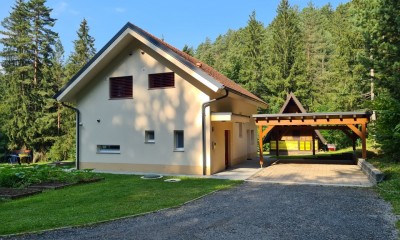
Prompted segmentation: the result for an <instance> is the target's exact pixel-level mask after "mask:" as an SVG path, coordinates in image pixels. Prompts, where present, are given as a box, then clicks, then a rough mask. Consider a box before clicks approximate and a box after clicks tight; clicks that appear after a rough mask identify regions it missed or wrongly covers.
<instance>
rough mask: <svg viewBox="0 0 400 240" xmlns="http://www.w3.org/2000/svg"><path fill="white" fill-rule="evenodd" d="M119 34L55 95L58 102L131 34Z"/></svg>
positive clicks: (127, 31)
mask: <svg viewBox="0 0 400 240" xmlns="http://www.w3.org/2000/svg"><path fill="white" fill-rule="evenodd" d="M121 30H124V31H122V32H119V33H118V34H117V35H116V36H117V38H115V39H114V38H113V39H112V40H111V41H110V42H109V43H108V44H107V45H106V46H105V47H104V48H103V49H102V50H101V51H100V52H99V55H98V56H95V57H93V58H92V60H91V61H89V62H88V63H87V64H86V65H85V66H84V67H83V68H82V69H81V70H80V71H79V72H78V73H77V74H76V75H75V76H74V77H73V78H72V79H71V80H70V82H68V83H67V84H66V85H65V86H66V88H65V89H61V90H60V92H59V93H57V94H58V95H57V94H56V95H55V97H56V99H57V101H61V100H62V99H63V98H64V97H65V95H67V94H68V93H69V91H70V90H71V89H72V88H74V87H75V86H76V85H77V84H78V83H79V82H80V81H81V80H82V79H83V78H84V77H85V76H86V75H87V74H88V73H89V72H90V71H92V69H93V68H94V67H95V66H96V65H97V64H98V63H99V62H100V61H101V60H103V59H104V57H106V56H107V54H108V53H109V52H110V51H111V50H112V49H114V47H115V46H116V45H117V44H118V43H119V42H120V41H121V40H122V39H123V38H125V36H126V35H127V34H129V30H128V29H124V28H123V29H121Z"/></svg>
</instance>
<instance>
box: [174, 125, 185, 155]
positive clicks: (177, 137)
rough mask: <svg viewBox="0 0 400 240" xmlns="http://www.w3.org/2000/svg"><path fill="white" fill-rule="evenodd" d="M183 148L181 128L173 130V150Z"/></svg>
mask: <svg viewBox="0 0 400 240" xmlns="http://www.w3.org/2000/svg"><path fill="white" fill-rule="evenodd" d="M184 149H185V148H184V134H183V130H176V131H174V150H175V151H183V150H184Z"/></svg>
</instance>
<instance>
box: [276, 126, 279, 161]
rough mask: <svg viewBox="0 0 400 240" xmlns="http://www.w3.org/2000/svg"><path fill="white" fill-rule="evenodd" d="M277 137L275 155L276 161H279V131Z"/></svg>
mask: <svg viewBox="0 0 400 240" xmlns="http://www.w3.org/2000/svg"><path fill="white" fill-rule="evenodd" d="M275 133H276V135H275V146H276V148H275V155H276V159H278V157H279V137H280V136H279V135H280V134H279V130H277V131H275Z"/></svg>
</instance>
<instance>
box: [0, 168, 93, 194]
mask: <svg viewBox="0 0 400 240" xmlns="http://www.w3.org/2000/svg"><path fill="white" fill-rule="evenodd" d="M94 178H98V174H96V173H93V172H92V170H66V169H63V168H60V167H55V166H51V165H32V166H27V165H18V166H17V165H3V166H1V167H0V187H6V188H25V187H28V186H30V185H33V184H38V183H44V182H60V183H78V182H85V181H89V180H91V179H94Z"/></svg>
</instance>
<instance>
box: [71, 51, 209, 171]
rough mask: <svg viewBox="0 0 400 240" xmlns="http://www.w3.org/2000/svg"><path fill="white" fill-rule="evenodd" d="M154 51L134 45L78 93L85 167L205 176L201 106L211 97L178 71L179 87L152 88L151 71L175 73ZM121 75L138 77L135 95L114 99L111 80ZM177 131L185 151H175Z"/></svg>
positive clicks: (81, 144)
mask: <svg viewBox="0 0 400 240" xmlns="http://www.w3.org/2000/svg"><path fill="white" fill-rule="evenodd" d="M152 55H153V56H154V57H156V58H158V57H157V56H156V55H155V53H151V52H143V50H141V49H139V47H137V46H136V47H135V46H129V47H128V48H126V49H124V50H123V51H122V52H121V53H120V54H119V55H118V57H117V58H116V59H114V60H113V64H112V65H110V66H108V67H107V68H106V69H104V70H103V71H102V72H101V73H99V74H98V75H97V76H95V78H94V79H93V80H92V81H91V83H90V84H89V85H88V86H86V87H85V89H84V90H83V91H81V92H80V93H79V96H78V100H77V106H78V109H79V110H80V111H81V127H80V134H81V143H80V151H81V152H80V159H81V166H82V168H85V167H88V168H95V169H98V170H116V171H131V172H164V173H183V174H202V165H203V164H202V134H201V104H202V103H203V102H205V101H208V100H209V97H208V95H207V94H205V93H203V92H202V91H200V90H199V89H198V88H196V87H194V86H193V85H192V84H191V83H190V82H193V81H194V80H193V79H188V77H187V74H186V75H185V73H180V72H179V71H178V70H177V69H174V72H175V87H174V88H165V89H153V90H149V89H148V74H151V73H162V72H172V71H173V70H171V68H172V66H168V67H167V64H165V62H166V61H157V60H156V59H155V58H154V57H152ZM160 62H163V63H164V64H162V63H160ZM119 76H133V99H122V100H110V99H109V78H110V77H119ZM181 76H185V78H186V79H183V78H182V77H181ZM98 120H100V121H99V122H98ZM146 130H154V132H155V143H154V144H151V143H145V131H146ZM174 130H183V131H184V151H183V152H176V151H174ZM209 132H210V131H209V129H208V131H207V133H208V135H209ZM208 139H209V138H208ZM97 145H120V153H119V154H104V153H103V154H100V153H97Z"/></svg>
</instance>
